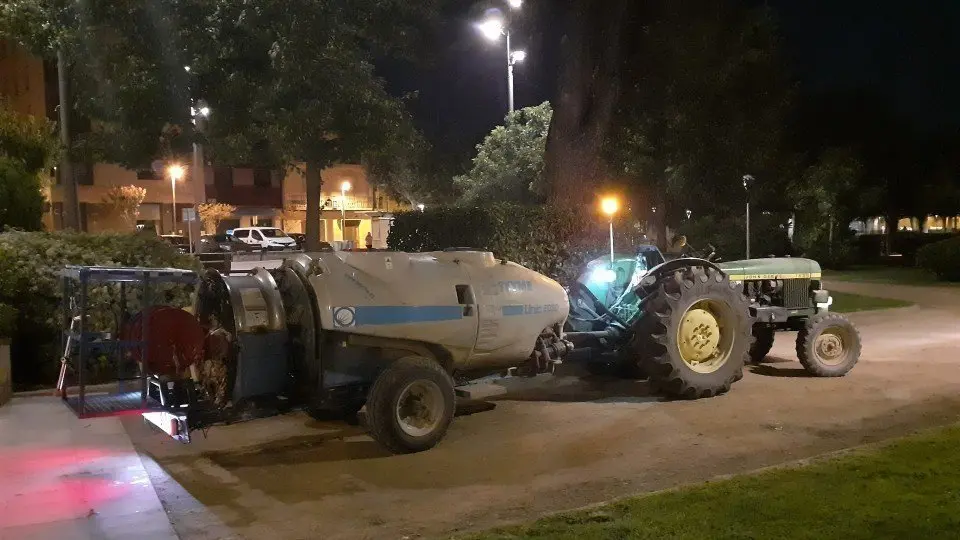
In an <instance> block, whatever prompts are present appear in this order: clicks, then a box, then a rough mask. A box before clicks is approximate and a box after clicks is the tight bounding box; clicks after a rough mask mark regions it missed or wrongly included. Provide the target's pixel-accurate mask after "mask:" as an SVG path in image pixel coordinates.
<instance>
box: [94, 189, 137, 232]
mask: <svg viewBox="0 0 960 540" xmlns="http://www.w3.org/2000/svg"><path fill="white" fill-rule="evenodd" d="M146 197H147V190H146V188H142V187H140V186H134V185H129V186H113V187H112V188H110V190H109V191H107V194H106V195H104V196H103V205H104V206H106V207H107V208H108V209H109V210H111V211H113V212H116V213H117V214H119V215H120V217H121V218H123V221H124V223H126V224H127V226H128V227H133V226H134V225H136V224H137V218H138V217H140V205H141V204H143V199H145V198H146Z"/></svg>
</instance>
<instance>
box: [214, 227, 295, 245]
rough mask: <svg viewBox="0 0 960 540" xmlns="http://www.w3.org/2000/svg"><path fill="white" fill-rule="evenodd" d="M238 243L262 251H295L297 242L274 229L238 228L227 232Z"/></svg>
mask: <svg viewBox="0 0 960 540" xmlns="http://www.w3.org/2000/svg"><path fill="white" fill-rule="evenodd" d="M227 234H230V235H231V236H233V237H234V238H236V239H237V240H238V241H240V242H243V243H244V244H248V245H250V246H256V247H259V248H262V249H296V247H297V241H296V240H294V239H293V238H291V237H290V236H287V233H285V232H283V231H282V230H280V229H278V228H276V227H238V228H236V229H233V231H228V232H227Z"/></svg>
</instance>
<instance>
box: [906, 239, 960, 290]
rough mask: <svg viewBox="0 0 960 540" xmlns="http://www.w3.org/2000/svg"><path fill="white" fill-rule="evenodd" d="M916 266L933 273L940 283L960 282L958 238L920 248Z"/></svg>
mask: <svg viewBox="0 0 960 540" xmlns="http://www.w3.org/2000/svg"><path fill="white" fill-rule="evenodd" d="M917 266H919V267H920V268H924V269H926V270H929V271H931V272H933V273H934V274H936V275H937V279H939V280H941V281H960V237H954V238H950V239H949V240H941V241H939V242H936V243H934V244H927V245H925V246H923V247H921V248H920V249H919V250H918V251H917Z"/></svg>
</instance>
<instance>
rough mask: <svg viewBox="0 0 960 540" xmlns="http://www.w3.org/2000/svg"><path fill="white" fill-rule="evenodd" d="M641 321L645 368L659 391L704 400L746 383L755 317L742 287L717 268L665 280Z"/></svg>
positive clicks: (639, 349)
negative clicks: (744, 374)
mask: <svg viewBox="0 0 960 540" xmlns="http://www.w3.org/2000/svg"><path fill="white" fill-rule="evenodd" d="M653 295H654V297H653V298H649V299H648V300H647V301H646V302H645V305H644V314H643V316H642V317H641V319H640V320H639V321H638V322H637V325H636V327H635V333H634V341H633V343H634V347H635V350H636V354H637V357H638V358H639V365H640V368H641V369H642V370H643V371H644V372H645V373H646V374H647V375H648V377H649V380H650V382H651V384H652V385H653V386H654V388H655V389H657V390H658V391H659V392H662V393H664V394H667V395H669V396H671V397H677V398H683V399H699V398H704V397H711V396H716V395H718V394H722V393H724V392H726V391H728V390H729V389H730V386H731V385H732V384H733V383H734V382H736V381H738V380H740V379H741V378H743V366H744V364H745V363H746V361H747V358H748V357H749V351H750V345H751V344H752V343H753V334H752V327H753V317H751V315H750V308H749V302H748V300H747V298H746V297H745V296H744V295H743V293H742V289H741V287H738V286H736V285H734V284H732V283H730V279H729V278H728V277H727V275H726V274H724V273H723V272H720V271H719V270H717V269H715V268H710V267H707V268H704V267H701V266H693V267H688V268H684V269H680V270H677V271H676V272H675V273H673V274H672V275H670V276H668V277H665V278H663V279H661V281H660V283H659V289H658V290H657V291H656V292H654V293H653Z"/></svg>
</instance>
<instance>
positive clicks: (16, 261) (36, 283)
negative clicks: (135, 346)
mask: <svg viewBox="0 0 960 540" xmlns="http://www.w3.org/2000/svg"><path fill="white" fill-rule="evenodd" d="M66 265H101V266H148V267H176V268H191V269H199V266H198V263H197V262H196V260H195V259H193V258H192V257H189V256H186V255H181V254H179V253H177V251H176V249H175V248H174V247H173V246H171V245H170V244H168V243H167V242H164V241H163V240H161V239H159V238H157V237H156V236H155V235H150V234H104V235H92V234H83V233H69V232H58V233H42V232H30V233H28V232H19V231H12V232H5V233H2V234H0V303H3V304H8V305H10V306H12V307H13V308H15V309H16V310H17V316H16V330H15V331H14V332H13V345H12V355H13V356H12V361H13V376H14V384H15V385H18V386H21V387H22V386H24V385H37V384H40V385H42V384H50V383H52V382H53V377H54V373H55V371H56V367H57V365H58V355H59V354H60V353H61V351H59V350H58V349H59V348H60V333H59V332H60V321H61V316H62V314H60V313H59V309H60V297H61V291H60V283H59V279H58V277H57V272H59V271H60V270H61V269H63V267H64V266H66ZM130 289H131V290H129V292H128V294H127V301H128V307H129V308H131V309H137V307H138V306H139V302H140V298H139V293H140V291H139V290H138V289H137V288H130ZM157 293H158V294H159V295H161V296H160V297H158V298H157V301H158V302H163V303H169V304H179V305H183V304H184V303H185V302H186V300H187V298H188V296H187V295H186V292H185V291H184V290H183V289H182V288H174V287H166V288H163V289H158V290H157ZM88 296H89V308H90V309H89V313H90V324H91V325H92V326H93V327H95V328H99V329H102V330H112V329H113V327H114V326H115V322H116V318H117V316H119V313H118V311H117V306H118V300H119V297H118V292H117V290H116V288H114V287H107V286H101V287H91V289H90V291H89V295H88Z"/></svg>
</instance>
